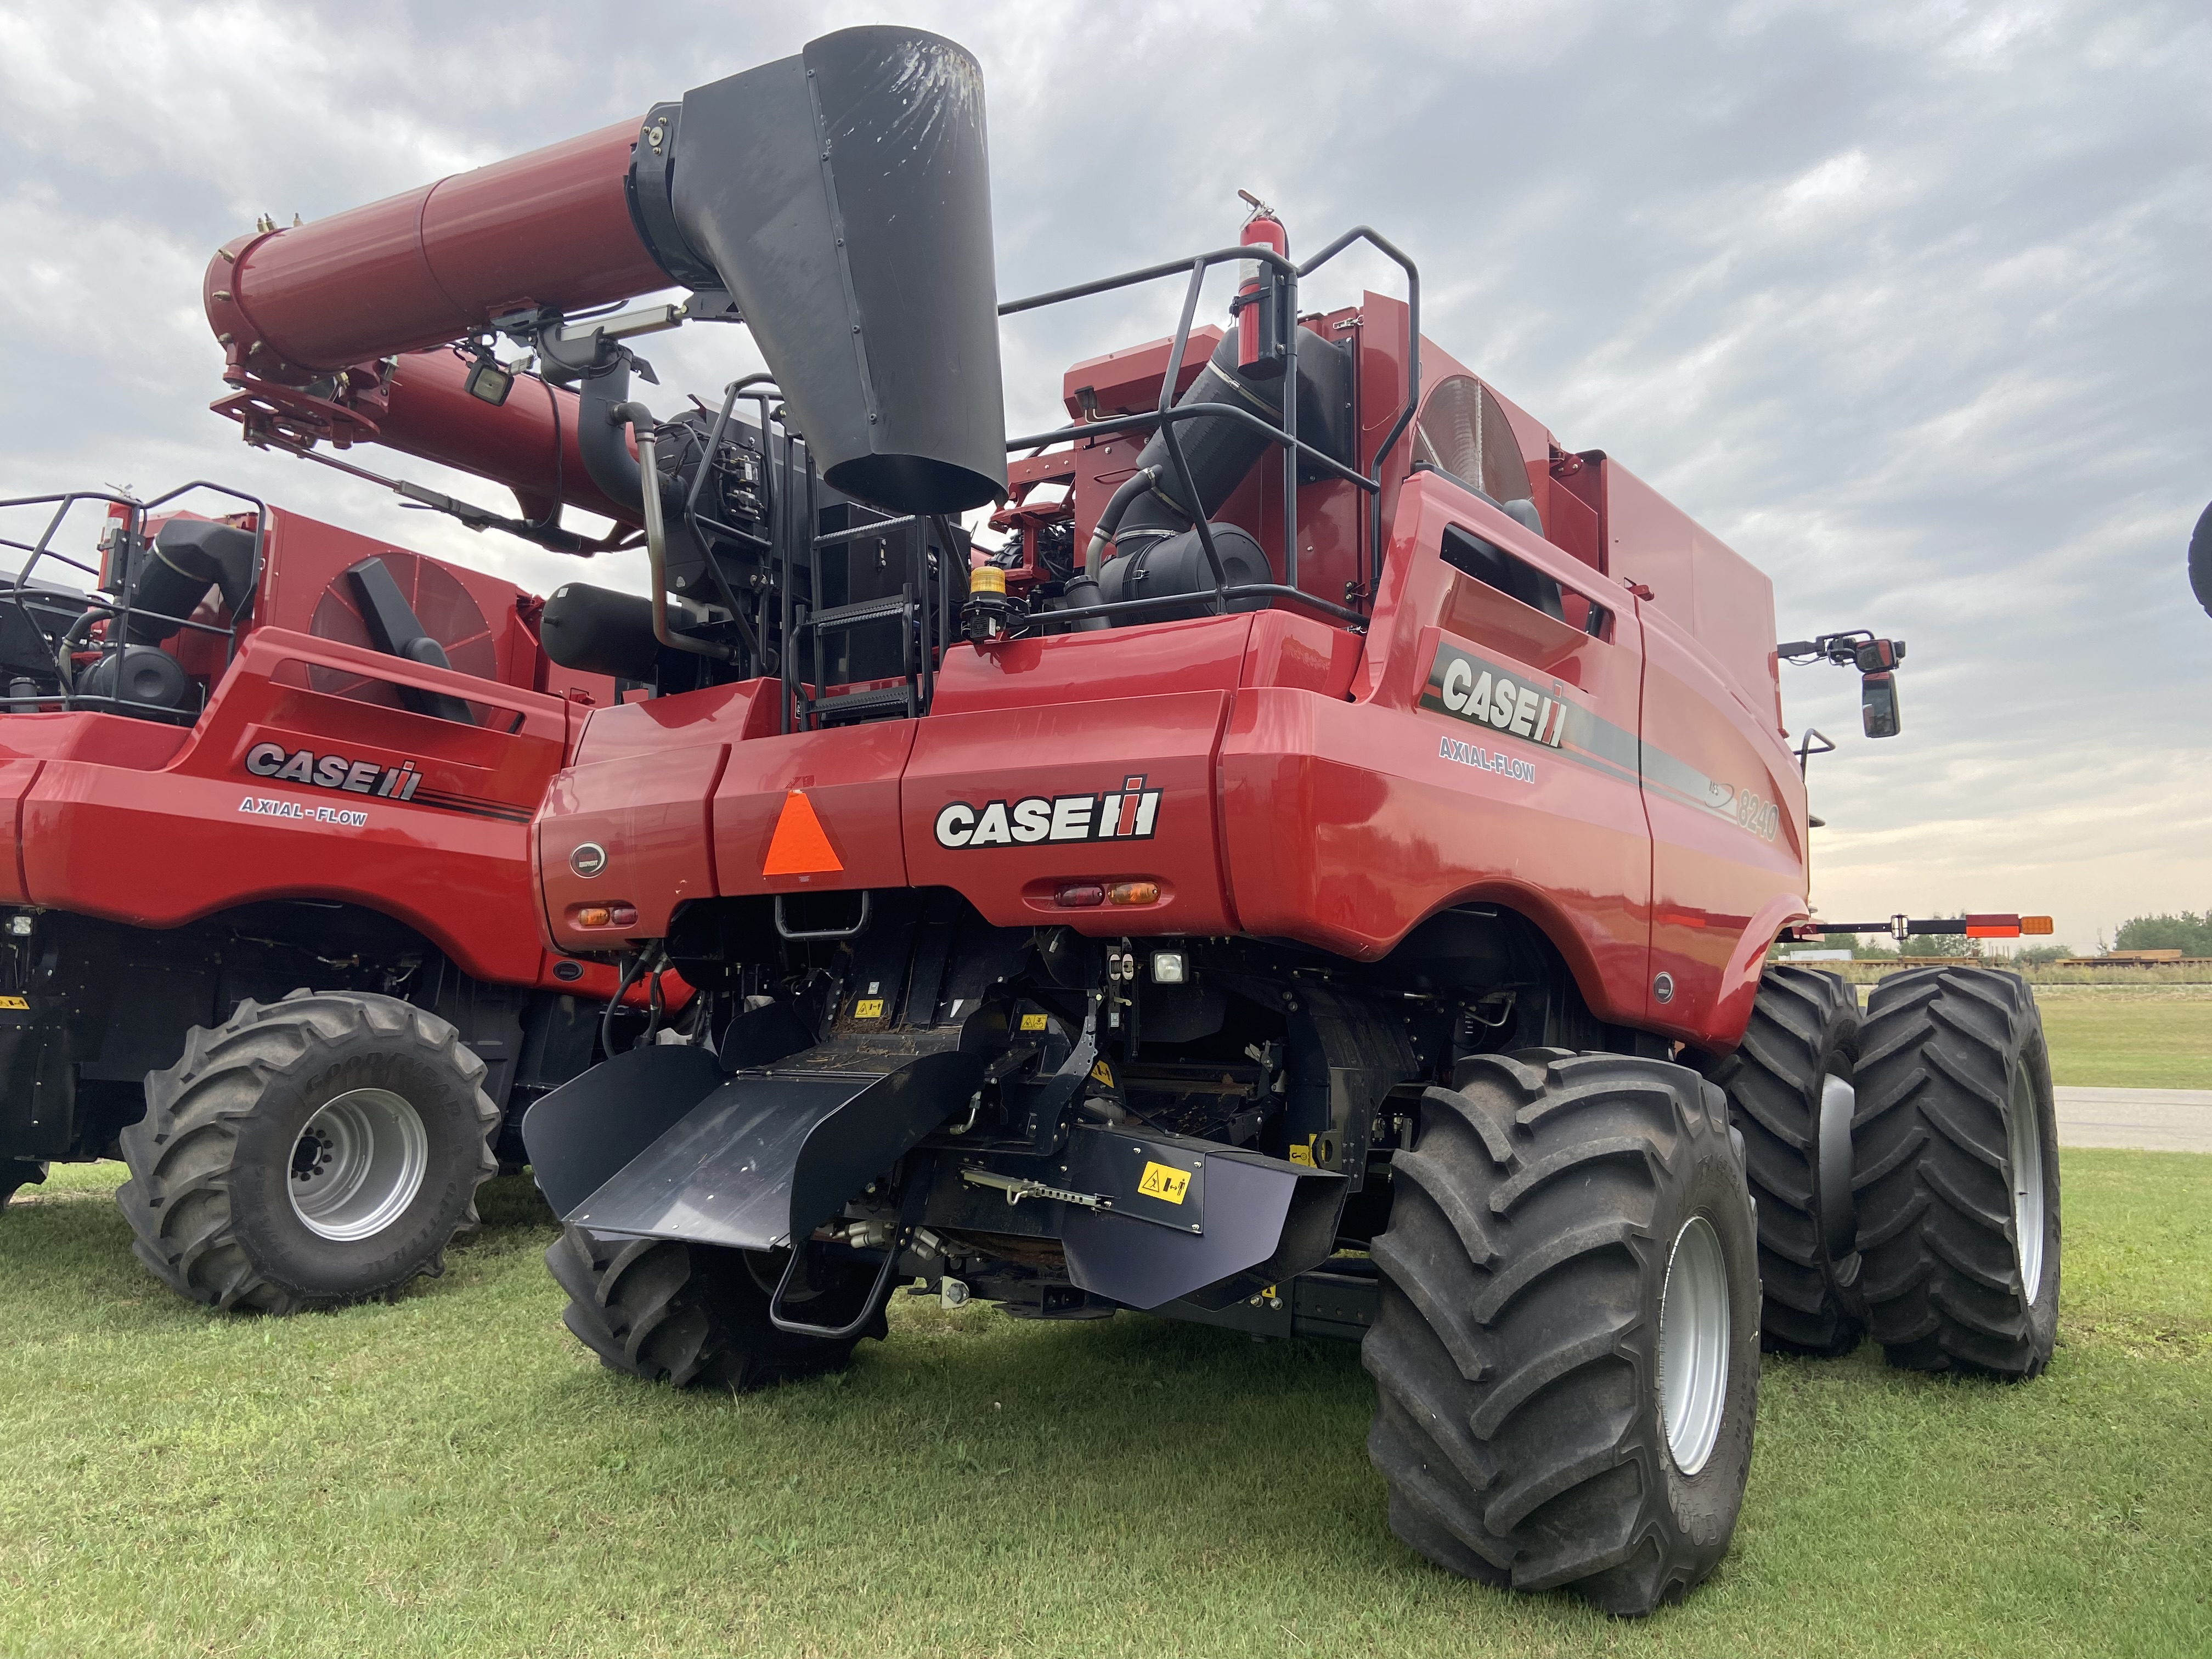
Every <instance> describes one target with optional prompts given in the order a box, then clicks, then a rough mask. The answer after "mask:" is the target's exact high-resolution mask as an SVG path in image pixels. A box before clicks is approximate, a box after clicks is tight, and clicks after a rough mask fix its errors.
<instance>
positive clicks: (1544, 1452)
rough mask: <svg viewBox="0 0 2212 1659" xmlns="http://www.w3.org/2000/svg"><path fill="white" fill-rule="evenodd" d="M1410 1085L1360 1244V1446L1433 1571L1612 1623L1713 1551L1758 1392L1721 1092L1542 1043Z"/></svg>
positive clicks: (1753, 1292)
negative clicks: (1386, 1209)
mask: <svg viewBox="0 0 2212 1659" xmlns="http://www.w3.org/2000/svg"><path fill="white" fill-rule="evenodd" d="M1460 1082H1461V1084H1462V1086H1461V1087H1460V1088H1459V1089H1457V1090H1446V1089H1431V1090H1429V1091H1427V1093H1426V1095H1425V1097H1424V1098H1423V1101H1422V1104H1421V1107H1420V1109H1419V1118H1418V1122H1417V1126H1416V1130H1415V1135H1414V1139H1413V1145H1412V1146H1411V1147H1410V1148H1409V1149H1408V1150H1407V1151H1405V1152H1401V1153H1399V1154H1398V1156H1397V1157H1396V1158H1395V1160H1394V1161H1393V1164H1392V1171H1391V1181H1392V1188H1393V1199H1392V1205H1391V1212H1390V1225H1389V1229H1388V1231H1385V1232H1384V1233H1383V1234H1382V1235H1381V1236H1380V1237H1377V1238H1376V1240H1375V1242H1374V1245H1373V1252H1372V1253H1373V1256H1374V1260H1375V1263H1376V1267H1377V1268H1378V1270H1379V1271H1380V1274H1381V1279H1382V1287H1381V1305H1380V1309H1379V1311H1378V1314H1377V1316H1376V1322H1375V1324H1374V1326H1373V1327H1372V1328H1370V1331H1369V1333H1368V1334H1367V1337H1366V1339H1365V1341H1364V1343H1363V1345H1362V1358H1363V1360H1364V1364H1365V1365H1366V1368H1367V1370H1369V1371H1370V1373H1371V1374H1372V1375H1373V1376H1374V1377H1375V1381H1376V1414H1375V1421H1374V1427H1373V1429H1372V1431H1371V1432H1370V1435H1369V1437H1368V1451H1369V1455H1370V1457H1371V1458H1372V1460H1373V1462H1374V1463H1375V1466H1376V1468H1377V1469H1378V1470H1380V1471H1381V1473H1382V1474H1383V1479H1384V1480H1385V1482H1386V1483H1387V1485H1388V1486H1389V1494H1390V1507H1389V1517H1390V1527H1391V1530H1392V1531H1393V1532H1395V1534H1397V1535H1398V1536H1399V1537H1400V1538H1401V1540H1403V1541H1405V1542H1406V1543H1407V1544H1408V1545H1410V1546H1411V1547H1413V1549H1415V1550H1416V1551H1418V1552H1419V1553H1421V1554H1423V1555H1425V1556H1426V1557H1428V1559H1431V1561H1434V1562H1436V1563H1437V1565H1440V1566H1443V1567H1445V1568H1447V1569H1449V1570H1450V1571H1455V1572H1458V1573H1461V1574H1463V1575H1465V1576H1466V1577H1471V1578H1476V1579H1480V1581H1482V1582H1483V1583H1489V1584H1493V1585H1498V1586H1500V1587H1507V1586H1510V1587H1511V1588H1514V1589H1525V1590H1540V1589H1560V1588H1563V1589H1572V1590H1574V1591H1576V1592H1577V1594H1579V1595H1583V1597H1585V1598H1586V1599H1588V1600H1589V1601H1593V1602H1595V1604H1596V1605H1597V1606H1599V1607H1602V1608H1604V1609H1605V1610H1606V1611H1607V1612H1609V1613H1621V1614H1639V1613H1649V1612H1650V1610H1651V1609H1652V1608H1654V1607H1657V1606H1658V1605H1659V1604H1660V1603H1661V1602H1662V1601H1671V1600H1678V1599H1680V1597H1681V1596H1682V1595H1685V1594H1686V1593H1687V1592H1688V1590H1689V1589H1691V1588H1692V1586H1693V1585H1695V1584H1696V1583H1699V1581H1700V1580H1701V1579H1703V1578H1704V1577H1705V1576H1706V1575H1707V1574H1708V1573H1710V1572H1711V1571H1712V1570H1713V1568H1714V1566H1715V1565H1717V1563H1718V1562H1719V1560H1720V1559H1721V1558H1722V1556H1723V1555H1724V1554H1725V1553H1727V1550H1728V1547H1729V1539H1730V1537H1731V1536H1732V1535H1733V1533H1734V1530H1735V1521H1736V1516H1737V1513H1738V1511H1739V1510H1740V1509H1741V1505H1742V1501H1743V1489H1744V1481H1745V1479H1746V1477H1747V1474H1749V1471H1750V1464H1751V1439H1752V1424H1753V1413H1754V1410H1755V1407H1756V1403H1757V1398H1758V1389H1759V1277H1758V1266H1757V1253H1758V1244H1757V1232H1756V1226H1755V1224H1754V1222H1753V1215H1752V1206H1751V1200H1750V1195H1749V1193H1748V1191H1747V1187H1746V1184H1745V1174H1744V1161H1743V1153H1742V1151H1741V1146H1740V1144H1739V1141H1738V1138H1737V1137H1736V1136H1735V1135H1734V1134H1733V1133H1731V1131H1730V1129H1729V1123H1728V1120H1727V1115H1726V1108H1725V1105H1724V1103H1723V1096H1722V1094H1721V1091H1719V1090H1718V1089H1717V1088H1715V1087H1713V1086H1712V1085H1710V1084H1707V1083H1705V1082H1704V1081H1703V1080H1702V1079H1699V1077H1698V1076H1697V1074H1696V1073H1692V1072H1690V1071H1688V1070H1686V1068H1684V1067H1681V1066H1672V1065H1668V1064H1666V1063H1664V1062H1662V1061H1657V1060H1634V1059H1629V1058H1626V1057H1623V1056H1618V1055H1612V1054H1580V1055H1577V1054H1566V1053H1565V1052H1564V1051H1561V1050H1557V1049H1535V1050H1529V1051H1526V1052H1523V1053H1522V1054H1516V1055H1510V1056H1497V1055H1486V1056H1480V1057H1478V1058H1476V1059H1474V1060H1468V1061H1466V1062H1464V1063H1463V1064H1462V1067H1461V1077H1460Z"/></svg>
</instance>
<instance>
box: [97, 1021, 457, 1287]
mask: <svg viewBox="0 0 2212 1659" xmlns="http://www.w3.org/2000/svg"><path fill="white" fill-rule="evenodd" d="M483 1076H484V1063H483V1060H479V1059H478V1058H477V1056H476V1055H475V1054H471V1052H470V1051H469V1050H468V1049H467V1048H465V1047H464V1046H463V1045H462V1043H461V1042H460V1040H459V1036H458V1034H457V1033H456V1032H455V1031H454V1030H453V1027H452V1026H451V1025H449V1024H447V1023H446V1022H445V1021H444V1020H442V1019H440V1018H438V1017H437V1016H436V1015H435V1014H433V1013H430V1012H428V1011H426V1010H424V1009H421V1008H417V1007H415V1006H412V1005H411V1004H409V1003H405V1002H401V1001H399V1000H397V999H396V998H392V997H386V996H377V995H374V994H368V993H366V992H313V991H304V990H302V991H295V992H293V993H292V994H290V995H289V996H288V997H286V998H284V999H283V1000H282V1001H279V1002H271V1003H265V1004H264V1003H256V1002H253V1001H251V1000H248V1001H245V1002H241V1003H240V1004H239V1005H238V1009H237V1012H235V1013H234V1014H233V1015H232V1016H231V1017H230V1018H229V1019H228V1020H227V1021H225V1022H224V1023H223V1024H221V1025H219V1026H216V1028H214V1029H213V1030H209V1029H207V1028H205V1027H198V1028H195V1029H194V1030H192V1031H191V1032H190V1033H189V1034H188V1035H187V1036H186V1037H185V1052H184V1057H183V1058H182V1059H181V1060H179V1061H178V1062H177V1063H176V1064H175V1065H174V1066H170V1067H169V1068H168V1069H167V1070H166V1071H159V1072H151V1073H148V1074H147V1078H146V1115H145V1116H144V1117H143V1118H141V1119H140V1120H139V1121H137V1122H136V1123H134V1124H132V1125H131V1127H128V1128H126V1129H125V1130H124V1131H123V1133H122V1137H121V1139H122V1144H123V1157H124V1160H125V1163H126V1164H129V1166H130V1169H131V1179H130V1180H129V1181H127V1182H125V1183H124V1184H123V1186H122V1187H121V1188H118V1190H117V1192H116V1195H115V1197H116V1202H117V1204H118V1206H120V1207H121V1209H122V1211H123V1213H124V1216H125V1218H127V1219H128V1220H129V1221H130V1223H131V1231H132V1232H133V1234H134V1235H136V1237H135V1241H134V1247H135V1248H136V1249H137V1253H138V1259H139V1260H140V1261H143V1262H144V1263H145V1264H146V1266H147V1267H149V1268H151V1269H152V1270H153V1272H154V1273H155V1275H156V1276H157V1277H158V1278H159V1279H161V1281H162V1282H163V1283H164V1284H166V1285H168V1286H169V1288H170V1289H171V1290H173V1291H176V1292H177V1293H178V1294H179V1296H183V1297H189V1298H190V1299H191V1300H192V1301H194V1302H201V1303H206V1304H210V1305H211V1306H214V1307H216V1308H221V1309H224V1310H231V1309H258V1310H260V1311H262V1312H264V1313H275V1314H288V1313H296V1312H299V1311H301V1310H305V1309H309V1308H327V1307H336V1306H339V1305H342V1304H345V1303H349V1302H358V1301H362V1300H363V1299H365V1298H368V1297H376V1296H382V1295H387V1294H389V1293H390V1292H392V1291H396V1290H398V1288H399V1287H400V1286H401V1285H404V1284H406V1283H407V1282H408V1281H409V1280H410V1279H413V1278H414V1277H415V1276H416V1274H418V1273H432V1274H435V1273H440V1272H441V1271H442V1270H443V1266H444V1252H445V1249H446V1246H447V1244H449V1243H452V1241H453V1238H454V1237H455V1236H456V1235H457V1234H458V1233H459V1232H461V1231H464V1230H465V1229H467V1228H470V1227H472V1226H474V1225H476V1219H477V1212H476V1191H477V1188H478V1187H479V1186H481V1185H482V1184H483V1182H485V1181H486V1180H487V1179H488V1178H489V1176H491V1175H492V1173H493V1172H494V1170H495V1169H496V1167H497V1165H496V1164H495V1162H494V1160H493V1158H492V1153H491V1148H490V1146H489V1144H488V1143H487V1140H486V1137H487V1136H488V1135H489V1133H491V1131H492V1130H493V1129H495V1127H497V1126H498V1123H499V1112H498V1109H497V1108H495V1106H494V1105H493V1104H492V1103H491V1100H490V1098H489V1097H488V1096H487V1095H486V1094H485V1093H484V1091H483V1087H482V1085H483Z"/></svg>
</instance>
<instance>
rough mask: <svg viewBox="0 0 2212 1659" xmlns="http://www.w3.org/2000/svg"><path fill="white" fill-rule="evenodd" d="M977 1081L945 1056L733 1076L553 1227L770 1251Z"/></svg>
mask: <svg viewBox="0 0 2212 1659" xmlns="http://www.w3.org/2000/svg"><path fill="white" fill-rule="evenodd" d="M671 1052H672V1051H671ZM694 1052H703V1051H694ZM628 1058H629V1056H628V1055H624V1056H623V1059H628ZM709 1063H712V1062H711V1056H710V1057H709ZM597 1069H598V1070H599V1071H605V1070H606V1069H608V1068H607V1067H605V1066H600V1067H599V1068H597ZM585 1075H586V1077H587V1078H588V1077H590V1076H592V1075H593V1073H585ZM982 1080H983V1062H982V1061H981V1060H979V1059H977V1058H975V1056H972V1055H969V1054H958V1053H954V1052H947V1053H941V1054H924V1055H922V1056H921V1058H920V1059H918V1060H909V1061H908V1063H907V1064H905V1065H904V1066H900V1067H899V1068H898V1069H897V1070H896V1071H895V1072H892V1073H890V1074H889V1075H887V1076H875V1077H867V1076H856V1075H855V1074H854V1073H849V1072H827V1073H818V1072H817V1073H808V1072H784V1071H776V1072H756V1073H739V1074H738V1076H735V1077H732V1078H730V1079H727V1080H726V1081H725V1082H723V1083H722V1084H721V1085H720V1087H719V1088H717V1089H715V1090H714V1092H713V1093H711V1094H709V1095H708V1097H706V1098H705V1099H704V1100H702V1101H699V1103H697V1104H696V1106H694V1107H693V1108H692V1109H691V1110H690V1112H689V1113H688V1114H686V1115H684V1118H683V1119H682V1121H679V1122H677V1123H675V1124H674V1125H673V1126H672V1127H669V1128H667V1129H666V1130H665V1131H664V1132H663V1133H661V1134H660V1135H659V1137H658V1139H654V1140H653V1143H652V1144H651V1145H650V1146H647V1147H646V1148H645V1149H644V1150H643V1151H642V1152H640V1153H638V1155H637V1156H636V1157H635V1158H631V1159H630V1160H629V1162H628V1163H627V1164H623V1166H622V1167H621V1168H620V1169H618V1170H615V1171H614V1172H613V1173H612V1174H611V1175H610V1176H608V1177H607V1178H606V1180H605V1182H604V1184H603V1185H601V1186H600V1187H599V1188H598V1189H597V1190H596V1191H594V1192H592V1194H590V1195H589V1196H588V1197H586V1199H585V1200H583V1202H582V1203H580V1204H579V1205H578V1206H576V1208H575V1210H574V1212H573V1213H568V1214H565V1215H564V1216H563V1219H564V1220H568V1221H572V1222H574V1224H575V1225H578V1226H580V1227H588V1228H590V1229H591V1230H592V1231H593V1232H595V1233H599V1234H604V1235H611V1236H613V1237H629V1238H680V1239H685V1240H688V1241H690V1242H691V1243H700V1244H726V1245H733V1246H735V1247H736V1248H738V1249H745V1250H769V1249H781V1248H782V1247H783V1246H784V1245H786V1244H787V1243H790V1242H791V1240H792V1239H793V1237H799V1238H804V1237H805V1236H806V1235H807V1234H809V1233H811V1232H812V1231H814V1229H815V1228H817V1226H819V1225H821V1224H822V1223H823V1222H824V1221H827V1220H828V1219H829V1218H830V1217H832V1216H833V1215H835V1214H836V1212H837V1211H838V1210H839V1209H840V1208H841V1207H842V1206H843V1205H844V1204H845V1203H846V1201H847V1200H850V1199H853V1198H855V1197H857V1196H859V1195H860V1191H861V1189H862V1188H865V1187H866V1185H867V1184H868V1182H871V1181H873V1180H874V1179H876V1177H877V1176H880V1175H882V1174H883V1173H884V1171H885V1170H888V1169H889V1168H890V1165H891V1164H893V1163H895V1162H896V1160H897V1159H898V1158H900V1156H901V1155H902V1154H903V1153H905V1152H908V1150H909V1149H911V1148H912V1147H913V1146H915V1143H916V1142H917V1141H919V1140H921V1138H922V1137H923V1136H924V1135H926V1134H927V1133H929V1132H930V1131H931V1130H933V1129H934V1128H936V1127H938V1126H939V1124H941V1123H943V1122H944V1121H945V1119H946V1118H947V1117H948V1116H950V1115H951V1113H952V1111H953V1109H954V1108H955V1107H958V1108H960V1109H963V1110H964V1109H966V1107H967V1104H968V1101H969V1097H970V1096H971V1095H973V1094H974V1093H975V1091H976V1089H977V1088H979V1087H980V1086H981V1084H982ZM572 1086H573V1085H572ZM558 1092H559V1091H556V1093H558ZM553 1098H554V1096H553V1095H548V1096H547V1097H546V1100H547V1101H550V1100H551V1099H553ZM695 1098H696V1097H695ZM543 1106H544V1102H540V1103H539V1104H538V1106H537V1107H533V1108H532V1112H533V1114H534V1113H535V1112H537V1111H538V1110H539V1109H542V1108H543ZM529 1132H530V1131H529V1125H528V1123H527V1122H526V1123H525V1125H524V1134H525V1137H526V1138H527V1136H528V1134H529ZM532 1150H533V1151H534V1150H535V1148H534V1146H533V1148H532ZM541 1184H542V1183H541Z"/></svg>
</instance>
